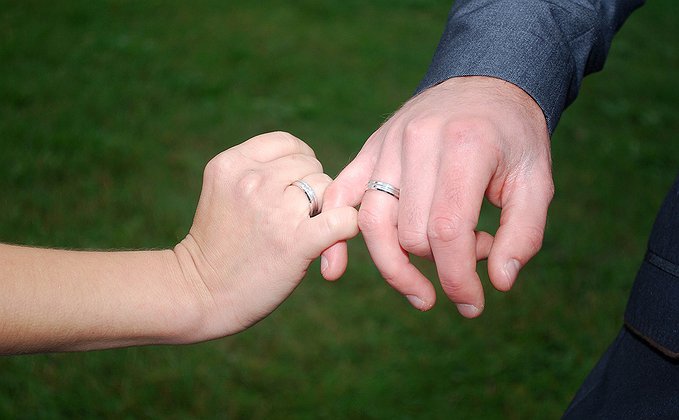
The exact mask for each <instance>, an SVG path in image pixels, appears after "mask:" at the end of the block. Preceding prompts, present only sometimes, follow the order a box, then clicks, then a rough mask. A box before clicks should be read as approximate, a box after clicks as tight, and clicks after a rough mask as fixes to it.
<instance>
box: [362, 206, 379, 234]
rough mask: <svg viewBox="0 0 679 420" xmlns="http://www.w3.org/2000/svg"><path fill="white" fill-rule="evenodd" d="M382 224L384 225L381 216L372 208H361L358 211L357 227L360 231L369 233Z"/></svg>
mask: <svg viewBox="0 0 679 420" xmlns="http://www.w3.org/2000/svg"><path fill="white" fill-rule="evenodd" d="M382 226H384V222H383V221H382V218H381V217H380V216H379V215H377V214H375V213H374V212H373V211H372V210H368V209H365V208H361V210H360V211H359V212H358V227H359V229H361V231H362V232H364V233H367V234H371V233H373V232H376V231H379V230H380V229H381V228H382Z"/></svg>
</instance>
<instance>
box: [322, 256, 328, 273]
mask: <svg viewBox="0 0 679 420" xmlns="http://www.w3.org/2000/svg"><path fill="white" fill-rule="evenodd" d="M327 269H328V259H327V258H325V255H321V273H325V270H327Z"/></svg>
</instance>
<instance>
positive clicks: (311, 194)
mask: <svg viewBox="0 0 679 420" xmlns="http://www.w3.org/2000/svg"><path fill="white" fill-rule="evenodd" d="M290 185H294V186H295V187H297V188H299V189H300V190H302V191H304V194H306V198H307V199H308V200H309V204H311V207H310V209H309V217H314V216H316V215H318V214H319V213H320V212H321V207H320V206H319V205H318V197H317V196H316V192H315V191H314V189H313V188H311V185H309V184H308V183H307V182H306V181H304V180H301V179H298V180H297V181H295V182H293V183H292V184H290Z"/></svg>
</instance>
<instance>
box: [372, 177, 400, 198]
mask: <svg viewBox="0 0 679 420" xmlns="http://www.w3.org/2000/svg"><path fill="white" fill-rule="evenodd" d="M365 190H366V191H368V190H377V191H382V192H385V193H387V194H389V195H390V196H392V197H395V198H396V199H397V200H398V198H399V197H400V196H401V190H400V189H398V188H396V187H394V186H393V185H391V184H389V183H388V182H383V181H375V180H374V179H373V180H370V181H369V182H368V185H366V187H365Z"/></svg>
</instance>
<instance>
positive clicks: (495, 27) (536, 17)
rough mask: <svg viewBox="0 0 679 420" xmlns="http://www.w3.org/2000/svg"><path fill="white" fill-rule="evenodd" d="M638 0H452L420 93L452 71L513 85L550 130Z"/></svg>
mask: <svg viewBox="0 0 679 420" xmlns="http://www.w3.org/2000/svg"><path fill="white" fill-rule="evenodd" d="M642 4H643V0H601V1H592V0H577V1H576V0H568V1H559V2H554V1H548V0H492V1H491V0H474V1H471V0H457V1H456V2H455V5H454V6H453V8H452V10H451V12H450V15H449V16H448V21H447V25H446V28H445V31H444V33H443V36H442V37H441V41H440V43H439V46H438V48H437V50H436V54H435V55H434V59H433V61H432V64H431V66H430V68H429V70H428V72H427V74H426V75H425V77H424V79H423V80H422V82H421V84H420V86H419V87H418V90H417V91H418V92H420V91H422V90H424V89H426V88H428V87H430V86H433V85H435V84H437V83H440V82H442V81H443V80H446V79H449V78H451V77H455V76H491V77H496V78H500V79H503V80H506V81H508V82H511V83H513V84H515V85H516V86H519V87H520V88H522V89H523V90H524V91H525V92H527V93H528V94H529V95H531V96H532V97H533V99H534V100H535V101H536V102H537V103H538V105H540V107H541V108H542V110H543V112H544V115H545V118H546V120H547V125H548V127H549V131H550V132H552V131H553V130H554V128H555V127H556V124H557V122H558V120H559V118H560V116H561V113H562V112H563V110H564V108H565V107H566V106H567V105H568V104H570V103H571V102H572V101H573V100H574V99H575V97H576V96H577V93H578V89H579V87H580V83H581V82H582V79H583V77H584V76H585V75H586V74H588V73H591V72H594V71H598V70H600V69H601V68H602V67H603V64H604V61H605V58H606V55H607V53H608V49H609V47H610V44H611V41H612V39H613V36H614V35H615V33H616V32H617V30H618V29H619V28H620V26H621V25H622V24H623V23H624V21H625V19H626V18H627V17H628V16H629V15H630V14H631V13H632V11H634V10H635V9H636V8H637V7H639V6H641V5H642Z"/></svg>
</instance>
